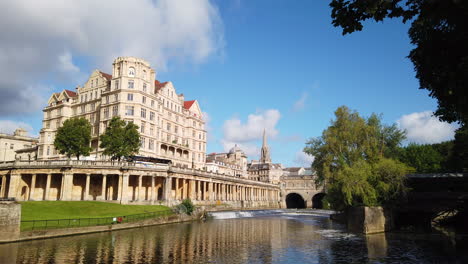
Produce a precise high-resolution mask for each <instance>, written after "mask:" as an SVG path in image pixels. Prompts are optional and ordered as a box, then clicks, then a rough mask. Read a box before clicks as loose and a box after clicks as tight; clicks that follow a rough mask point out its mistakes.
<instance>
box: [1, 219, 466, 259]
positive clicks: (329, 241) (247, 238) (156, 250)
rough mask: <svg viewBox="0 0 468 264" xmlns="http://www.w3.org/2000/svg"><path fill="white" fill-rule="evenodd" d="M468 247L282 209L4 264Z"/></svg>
mask: <svg viewBox="0 0 468 264" xmlns="http://www.w3.org/2000/svg"><path fill="white" fill-rule="evenodd" d="M249 216H250V215H249ZM234 217H237V216H234ZM221 218H224V217H221ZM227 218H229V217H227ZM463 245H464V246H463ZM466 245H467V238H466V237H462V238H457V239H455V238H452V239H448V238H446V237H445V236H443V235H437V234H425V235H414V234H378V235H371V236H367V237H366V236H363V235H355V234H349V233H346V231H345V228H344V226H343V225H341V224H338V223H336V222H332V221H330V220H329V219H328V217H327V216H326V215H311V214H302V213H294V212H287V213H285V212H278V213H276V214H273V215H271V214H270V215H260V216H256V217H242V218H231V219H212V220H207V221H199V222H190V223H180V224H169V225H162V226H152V227H144V228H138V229H129V230H122V231H115V232H106V233H96V234H88V235H80V236H70V237H62V238H54V239H45V240H35V241H27V242H21V243H10V244H3V245H0V263H2V264H4V263H6V264H9V263H28V264H29V263H67V264H68V263H468V248H466Z"/></svg>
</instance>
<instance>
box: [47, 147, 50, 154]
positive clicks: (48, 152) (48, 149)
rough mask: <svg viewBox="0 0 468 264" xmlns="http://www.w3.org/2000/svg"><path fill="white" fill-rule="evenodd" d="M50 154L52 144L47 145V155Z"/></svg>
mask: <svg viewBox="0 0 468 264" xmlns="http://www.w3.org/2000/svg"><path fill="white" fill-rule="evenodd" d="M49 155H50V146H47V156H49Z"/></svg>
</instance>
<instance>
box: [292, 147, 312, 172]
mask: <svg viewBox="0 0 468 264" xmlns="http://www.w3.org/2000/svg"><path fill="white" fill-rule="evenodd" d="M313 161H314V156H311V155H309V154H306V153H305V152H304V151H302V150H299V151H298V152H296V154H295V156H294V160H293V162H294V164H295V165H296V166H300V167H305V168H310V166H311V165H312V162H313Z"/></svg>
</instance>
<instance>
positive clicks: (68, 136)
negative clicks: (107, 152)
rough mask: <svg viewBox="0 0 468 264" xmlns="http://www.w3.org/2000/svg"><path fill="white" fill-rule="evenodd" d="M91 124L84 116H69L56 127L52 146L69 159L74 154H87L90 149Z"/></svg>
mask: <svg viewBox="0 0 468 264" xmlns="http://www.w3.org/2000/svg"><path fill="white" fill-rule="evenodd" d="M90 142H91V124H90V123H89V122H88V120H86V119H85V118H71V119H67V120H65V122H63V125H62V126H61V127H59V128H58V129H57V135H56V136H55V140H54V147H55V149H57V150H58V151H59V152H60V154H66V155H67V157H68V158H69V159H70V158H71V156H73V155H74V156H76V158H77V159H78V160H79V159H80V156H88V155H89V152H90V151H91V146H90Z"/></svg>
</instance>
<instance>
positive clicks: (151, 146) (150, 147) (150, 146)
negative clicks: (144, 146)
mask: <svg viewBox="0 0 468 264" xmlns="http://www.w3.org/2000/svg"><path fill="white" fill-rule="evenodd" d="M153 148H154V140H152V139H150V140H149V144H148V149H151V150H153Z"/></svg>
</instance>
